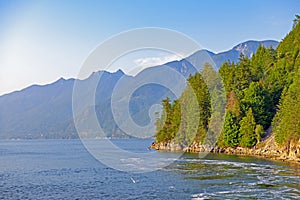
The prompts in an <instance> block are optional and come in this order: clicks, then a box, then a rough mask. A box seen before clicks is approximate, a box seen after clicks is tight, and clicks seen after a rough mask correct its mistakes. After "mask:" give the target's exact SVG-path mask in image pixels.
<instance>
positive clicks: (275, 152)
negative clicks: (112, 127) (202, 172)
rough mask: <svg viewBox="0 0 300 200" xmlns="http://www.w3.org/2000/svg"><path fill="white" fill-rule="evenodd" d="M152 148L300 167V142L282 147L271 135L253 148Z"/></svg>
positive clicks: (170, 145) (158, 145)
mask: <svg viewBox="0 0 300 200" xmlns="http://www.w3.org/2000/svg"><path fill="white" fill-rule="evenodd" d="M150 148H153V149H156V150H164V151H173V152H174V151H184V152H194V153H200V152H211V153H225V154H235V155H250V156H258V157H263V158H268V159H273V160H281V161H288V162H292V163H297V164H299V165H300V140H292V141H290V143H289V144H287V145H286V146H285V147H280V146H278V145H277V144H276V142H275V139H274V136H273V135H271V136H269V137H268V138H265V140H263V141H262V142H260V143H258V144H257V145H256V146H255V147H253V148H242V147H236V148H232V147H226V148H222V147H218V146H209V145H200V144H198V143H193V144H192V145H190V146H189V147H183V146H181V145H179V144H176V143H174V142H161V143H155V142H154V143H152V145H151V146H150Z"/></svg>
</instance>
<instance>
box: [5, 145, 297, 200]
mask: <svg viewBox="0 0 300 200" xmlns="http://www.w3.org/2000/svg"><path fill="white" fill-rule="evenodd" d="M114 144H116V145H118V146H120V147H122V148H124V149H126V150H129V151H133V152H143V151H145V152H146V151H148V149H147V148H146V147H145V145H146V144H151V140H114ZM299 183H300V171H299V168H298V167H297V166H289V165H287V164H283V163H279V162H277V163H276V162H271V161H266V160H262V159H256V158H252V157H238V156H229V155H213V154H211V155H208V156H207V157H205V158H203V159H200V158H199V157H198V155H197V154H185V155H183V156H182V157H181V158H180V159H179V160H177V161H176V162H174V163H172V164H171V165H170V166H168V167H166V168H164V169H162V170H158V171H154V172H150V173H141V174H132V173H126V172H120V171H117V170H114V169H111V168H109V167H107V166H105V165H103V164H101V163H100V162H99V161H97V160H96V159H94V158H93V157H92V156H91V155H90V154H89V153H88V152H87V151H86V150H85V148H84V146H83V145H82V144H81V142H80V141H78V140H44V141H42V140H40V141H0V199H300V186H299Z"/></svg>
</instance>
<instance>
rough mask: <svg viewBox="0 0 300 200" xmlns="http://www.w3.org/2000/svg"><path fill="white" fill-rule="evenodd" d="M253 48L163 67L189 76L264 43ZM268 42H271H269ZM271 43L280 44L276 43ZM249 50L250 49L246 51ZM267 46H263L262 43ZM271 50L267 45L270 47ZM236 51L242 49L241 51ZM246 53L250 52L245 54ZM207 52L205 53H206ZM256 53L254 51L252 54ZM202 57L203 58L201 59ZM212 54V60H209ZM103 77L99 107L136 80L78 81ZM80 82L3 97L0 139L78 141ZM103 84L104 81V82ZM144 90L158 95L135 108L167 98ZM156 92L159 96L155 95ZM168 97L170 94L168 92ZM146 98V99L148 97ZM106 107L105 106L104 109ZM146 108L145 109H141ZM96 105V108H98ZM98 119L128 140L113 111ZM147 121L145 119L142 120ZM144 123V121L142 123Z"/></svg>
mask: <svg viewBox="0 0 300 200" xmlns="http://www.w3.org/2000/svg"><path fill="white" fill-rule="evenodd" d="M253 42H254V43H255V44H254V45H253V44H251V45H248V46H247V44H249V43H248V42H247V41H246V42H243V43H240V44H238V45H236V46H234V47H233V48H232V49H231V50H228V51H227V53H226V52H221V53H218V54H215V53H213V52H210V51H207V50H199V51H197V52H195V53H194V54H192V55H190V56H188V57H187V58H185V59H182V60H180V61H171V62H168V63H165V64H164V65H166V66H169V67H171V68H172V69H175V70H176V71H178V72H179V73H180V74H182V75H184V76H185V77H188V76H189V74H192V73H195V72H196V69H195V68H193V65H194V66H195V67H196V68H197V67H198V69H199V68H201V67H202V65H203V64H204V62H207V60H209V61H212V62H211V63H212V64H213V63H216V64H215V67H216V68H217V69H218V68H219V67H220V65H221V62H224V61H228V60H230V61H232V62H235V61H236V60H237V59H238V56H239V55H240V51H244V52H245V53H248V54H249V55H251V54H250V53H251V51H256V49H257V47H258V45H259V44H262V43H264V41H256V42H255V41H250V43H253ZM267 43H268V42H267ZM269 43H272V44H273V45H274V44H276V45H277V44H278V42H276V41H271V42H269ZM245 44H246V47H248V49H246V48H245ZM262 45H264V44H262ZM267 47H268V46H267ZM236 48H239V49H238V50H237V49H236ZM246 50H247V51H246ZM204 51H206V52H204ZM253 53H254V52H253ZM199 55H200V56H199ZM210 55H212V57H213V58H210ZM159 67H161V66H153V67H152V68H153V69H154V68H156V69H159ZM147 70H148V71H151V70H152V69H150V68H146V69H144V70H143V71H142V72H143V73H146V72H147ZM100 75H101V79H102V80H100V83H99V84H98V87H97V93H96V102H97V104H98V105H102V106H103V107H108V106H109V105H110V103H109V102H110V96H109V95H111V93H112V90H113V88H114V86H115V85H116V83H117V82H118V80H119V79H120V78H122V77H123V76H126V77H125V78H127V79H128V80H132V79H134V78H135V77H132V76H129V75H127V74H125V73H124V72H123V71H122V70H117V71H116V72H107V71H99V72H94V73H92V74H91V75H90V76H89V77H88V78H87V79H84V80H78V81H79V82H81V83H83V82H88V81H89V80H91V79H92V77H94V78H98V77H100ZM76 80H77V79H74V78H70V79H64V78H59V79H58V80H56V81H55V82H53V83H49V84H46V85H37V84H35V85H31V86H29V87H26V88H24V89H22V90H19V91H14V92H12V93H8V94H4V95H2V96H0V138H1V139H42V138H44V139H50V138H52V139H70V138H78V135H77V133H76V129H75V126H74V122H73V115H72V92H73V86H74V82H75V81H76ZM101 81H102V82H101ZM169 81H170V82H171V81H174V80H172V79H170V80H169ZM144 89H145V91H148V93H149V92H151V93H155V94H154V95H152V96H151V98H150V99H149V98H147V97H149V95H148V96H147V92H145V91H144V92H143V91H139V92H138V93H136V94H135V95H136V96H134V98H133V102H134V103H136V104H134V105H132V107H133V108H144V109H145V110H147V111H148V108H150V107H151V105H149V104H150V102H151V103H160V102H161V99H163V98H165V95H166V94H167V93H168V91H167V90H166V89H165V88H162V87H159V86H149V87H145V88H144ZM156 93H157V94H156ZM168 94H169V93H168ZM145 95H146V96H145ZM139 98H141V99H143V102H142V103H138V102H137V99H139ZM104 105H105V106H104ZM142 105H144V106H142ZM96 106H97V105H96ZM133 110H135V111H134V112H138V113H132V114H136V115H137V116H139V117H136V120H141V121H140V124H144V123H145V120H146V121H147V120H149V119H148V118H149V117H148V113H147V112H145V113H143V112H139V111H136V110H138V109H133ZM97 112H98V113H97V114H98V119H99V120H101V119H100V118H101V117H100V116H102V117H103V116H105V119H103V120H104V121H105V123H106V124H105V129H106V130H107V132H109V134H108V135H109V136H112V137H128V136H126V135H125V136H124V134H123V133H122V131H120V129H119V127H118V126H117V125H116V124H115V123H114V122H111V120H113V117H112V113H111V111H109V109H108V110H106V108H105V109H100V108H99V106H98V107H97ZM142 118H145V119H142ZM143 120H144V121H143Z"/></svg>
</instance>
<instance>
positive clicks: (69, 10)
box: [0, 0, 300, 95]
mask: <svg viewBox="0 0 300 200" xmlns="http://www.w3.org/2000/svg"><path fill="white" fill-rule="evenodd" d="M299 8H300V1H299V0H281V1H278V0H247V1H246V0H194V1H192V0H181V1H176V0H128V1H126V0H119V1H112V0H107V1H76V0H75V1H73V0H72V1H71V0H69V1H67V0H64V1H59V0H49V1H47V0H41V1H38V0H34V1H26V0H19V1H14V0H0V95H1V94H5V93H8V92H11V91H14V90H20V89H22V88H24V87H27V86H29V85H31V84H46V83H50V82H53V81H55V80H56V79H58V78H60V77H64V78H70V77H76V75H77V74H78V71H79V69H80V66H81V64H82V62H83V61H84V60H85V58H86V57H87V56H88V55H89V53H90V52H91V51H92V50H93V49H94V48H95V47H96V46H97V45H98V44H99V43H101V42H102V41H104V40H106V39H107V38H109V37H111V36H112V35H115V34H118V33H119V32H121V31H126V30H129V29H133V28H141V27H162V28H169V29H174V30H176V31H179V32H182V33H184V34H186V35H188V36H190V37H191V38H193V39H195V40H196V41H197V42H198V43H199V44H201V46H202V47H203V48H206V49H209V50H211V51H213V52H220V51H224V50H228V49H230V48H232V47H233V46H234V45H236V44H238V43H240V42H242V41H246V40H249V39H253V40H265V39H275V40H278V41H280V40H281V39H282V38H283V37H284V36H285V35H286V34H287V33H288V32H289V31H290V29H291V27H292V20H293V19H294V16H295V14H299V12H300V10H299ZM153 60H155V59H153ZM161 60H163V61H165V60H164V59H161Z"/></svg>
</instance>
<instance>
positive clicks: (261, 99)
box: [241, 82, 274, 129]
mask: <svg viewBox="0 0 300 200" xmlns="http://www.w3.org/2000/svg"><path fill="white" fill-rule="evenodd" d="M241 103H242V110H243V113H246V112H247V110H249V108H252V110H253V115H254V118H255V121H256V122H257V123H258V124H261V125H262V126H263V127H264V129H267V128H268V127H269V126H270V124H271V121H272V118H273V116H274V111H273V102H272V100H271V97H270V95H269V93H268V91H267V90H266V89H265V88H264V87H263V86H262V84H261V83H258V82H252V83H251V84H250V86H249V88H247V89H245V96H244V98H243V99H242V102H241Z"/></svg>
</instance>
